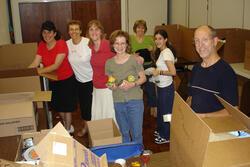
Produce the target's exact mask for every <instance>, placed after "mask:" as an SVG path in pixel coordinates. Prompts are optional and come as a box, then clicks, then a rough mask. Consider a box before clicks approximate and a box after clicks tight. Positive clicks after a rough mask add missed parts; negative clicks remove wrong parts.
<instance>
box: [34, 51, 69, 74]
mask: <svg viewBox="0 0 250 167" xmlns="http://www.w3.org/2000/svg"><path fill="white" fill-rule="evenodd" d="M65 56H66V55H65V53H60V54H58V55H57V56H56V60H55V63H54V64H52V65H50V66H47V67H44V68H41V69H39V71H38V72H39V73H40V74H43V73H49V72H52V71H55V70H57V69H58V68H59V66H60V65H61V64H62V62H63V60H64V58H65Z"/></svg>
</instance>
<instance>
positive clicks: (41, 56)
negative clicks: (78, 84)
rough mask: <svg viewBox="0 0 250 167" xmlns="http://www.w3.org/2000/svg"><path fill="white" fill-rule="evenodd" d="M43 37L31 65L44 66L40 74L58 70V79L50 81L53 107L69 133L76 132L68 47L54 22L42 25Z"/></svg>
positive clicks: (73, 83) (72, 80)
mask: <svg viewBox="0 0 250 167" xmlns="http://www.w3.org/2000/svg"><path fill="white" fill-rule="evenodd" d="M41 39H42V41H41V42H40V43H39V45H38V49H37V54H36V57H35V59H34V61H33V62H32V64H31V65H30V66H29V67H30V68H32V67H33V68H34V67H39V65H40V63H42V64H43V66H44V68H41V69H39V70H38V72H39V73H40V74H44V73H49V72H53V71H55V72H56V75H57V78H58V80H57V81H50V85H49V86H50V89H51V90H52V100H51V107H52V109H53V110H55V111H57V112H59V114H60V116H61V118H62V120H63V124H64V126H65V128H66V129H67V130H68V132H69V133H73V132H74V128H73V126H72V125H71V122H72V115H71V113H72V112H73V111H75V110H76V94H75V93H76V90H75V80H74V75H73V71H72V68H71V66H70V64H69V62H68V48H67V44H66V42H65V41H64V40H62V39H61V35H60V33H59V32H58V31H57V30H56V27H55V25H54V23H53V22H51V21H45V22H44V23H43V24H42V26H41Z"/></svg>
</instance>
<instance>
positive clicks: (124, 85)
mask: <svg viewBox="0 0 250 167" xmlns="http://www.w3.org/2000/svg"><path fill="white" fill-rule="evenodd" d="M133 87H135V83H134V82H128V81H127V80H123V81H122V83H121V85H119V88H120V89H122V90H125V91H127V90H129V89H130V88H133Z"/></svg>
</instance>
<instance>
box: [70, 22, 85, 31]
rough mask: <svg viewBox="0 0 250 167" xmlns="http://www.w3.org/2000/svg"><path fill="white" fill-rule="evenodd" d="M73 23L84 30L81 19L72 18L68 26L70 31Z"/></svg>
mask: <svg viewBox="0 0 250 167" xmlns="http://www.w3.org/2000/svg"><path fill="white" fill-rule="evenodd" d="M71 25H78V26H79V28H80V30H82V22H81V21H80V20H71V21H69V22H68V24H67V28H68V31H69V26H71Z"/></svg>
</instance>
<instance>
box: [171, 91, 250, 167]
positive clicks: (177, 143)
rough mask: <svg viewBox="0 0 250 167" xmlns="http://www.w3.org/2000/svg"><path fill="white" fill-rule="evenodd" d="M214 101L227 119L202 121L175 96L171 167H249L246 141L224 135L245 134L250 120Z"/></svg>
mask: <svg viewBox="0 0 250 167" xmlns="http://www.w3.org/2000/svg"><path fill="white" fill-rule="evenodd" d="M218 99H219V100H220V102H221V103H222V104H223V106H224V107H225V108H226V110H227V111H228V112H229V113H230V115H229V116H224V117H207V118H203V119H202V118H200V117H199V116H197V115H196V114H195V113H194V111H192V109H191V108H190V107H189V106H188V104H187V103H185V101H184V100H183V99H182V98H181V97H180V96H179V95H178V93H175V100H174V107H173V114H172V122H171V135H170V141H171V142H170V153H171V166H173V167H183V164H185V167H249V166H250V137H245V138H240V137H235V136H232V135H228V132H231V131H238V130H243V131H247V132H249V130H250V119H249V118H248V117H247V116H246V115H244V114H243V113H242V112H240V111H239V110H238V109H236V108H235V107H233V106H231V105H230V104H228V103H227V102H226V101H224V100H223V99H222V98H219V97H218Z"/></svg>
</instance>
